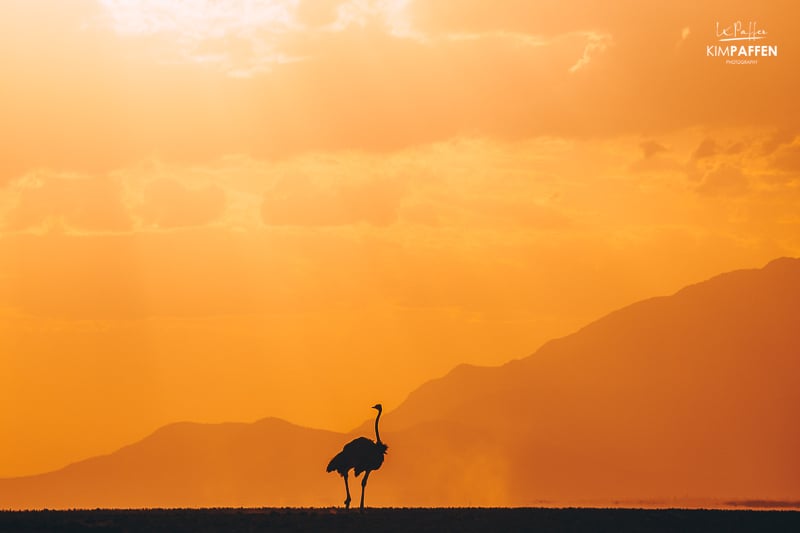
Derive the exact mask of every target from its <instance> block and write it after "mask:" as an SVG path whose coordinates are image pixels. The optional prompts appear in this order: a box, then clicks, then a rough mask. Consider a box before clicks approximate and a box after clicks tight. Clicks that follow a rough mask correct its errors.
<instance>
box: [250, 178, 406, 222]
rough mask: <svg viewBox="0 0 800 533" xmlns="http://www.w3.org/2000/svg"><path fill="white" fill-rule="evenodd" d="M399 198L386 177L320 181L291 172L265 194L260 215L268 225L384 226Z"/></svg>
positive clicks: (395, 210)
mask: <svg viewBox="0 0 800 533" xmlns="http://www.w3.org/2000/svg"><path fill="white" fill-rule="evenodd" d="M400 198H401V190H400V188H399V187H398V185H397V184H396V183H394V182H390V181H386V180H372V181H364V182H361V183H347V182H344V183H328V184H320V183H318V182H315V181H313V180H311V179H309V178H306V177H304V176H293V177H287V178H284V179H282V180H280V181H279V182H278V183H277V184H276V185H275V186H274V187H273V188H272V189H271V190H269V191H268V192H267V193H265V194H264V201H263V203H262V207H261V216H262V220H263V222H264V224H266V225H268V226H343V225H349V224H359V223H366V224H370V225H373V226H387V225H390V224H392V223H394V222H395V221H396V220H397V214H398V207H399V202H400Z"/></svg>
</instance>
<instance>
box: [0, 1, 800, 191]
mask: <svg viewBox="0 0 800 533" xmlns="http://www.w3.org/2000/svg"><path fill="white" fill-rule="evenodd" d="M109 1H110V0H109ZM198 2H199V0H197V1H196V2H194V3H191V2H190V3H174V2H173V3H169V6H167V3H166V2H161V3H154V2H144V3H142V2H139V3H137V2H133V3H123V2H117V3H116V4H115V5H118V6H120V7H119V9H120V10H122V12H123V13H128V12H130V11H131V10H133V12H131V13H129V14H128V15H125V16H124V17H122V18H119V17H117V18H116V19H115V18H113V17H110V16H109V15H108V14H107V13H106V12H105V11H104V10H103V8H102V6H100V7H98V6H99V4H91V3H85V4H84V3H81V4H80V9H79V8H77V7H70V6H73V4H72V3H69V4H59V7H58V9H59V11H58V17H48V16H44V14H43V13H40V12H39V11H41V9H40V8H36V6H30V5H29V4H38V3H37V2H31V3H25V4H24V5H22V4H14V5H15V6H17V5H19V6H21V7H19V10H20V13H16V12H14V13H10V12H6V13H3V12H2V11H0V15H4V16H0V19H3V20H6V21H11V20H13V21H14V24H11V23H6V26H7V27H5V31H3V32H0V59H2V61H0V73H1V74H2V76H3V79H4V80H5V81H4V91H6V92H7V94H8V95H9V96H8V98H6V99H4V100H3V101H2V102H0V114H2V115H3V116H4V117H5V120H6V125H7V128H5V131H7V132H13V138H12V137H10V135H11V133H6V135H9V137H8V139H3V140H4V142H6V144H8V143H11V144H12V145H13V146H14V149H13V150H8V151H7V154H6V157H4V158H3V161H2V162H0V176H4V177H6V179H9V178H8V177H9V176H11V177H13V176H17V175H19V174H21V173H24V172H26V171H28V170H30V169H31V168H34V167H40V166H47V167H51V168H57V169H68V170H75V171H85V172H103V171H107V170H109V169H113V168H117V167H120V166H124V165H128V164H131V162H135V161H139V160H141V159H143V158H147V157H152V156H155V157H158V158H161V159H163V160H167V161H176V162H187V161H188V162H197V163H206V162H208V161H210V160H214V159H215V158H218V157H221V156H224V155H226V154H232V153H246V154H248V155H250V156H252V157H255V158H286V157H291V156H292V155H295V154H299V153H309V152H319V151H330V150H367V151H374V152H386V151H396V150H401V149H403V148H405V147H408V146H414V145H424V144H427V143H431V142H436V141H442V140H446V139H450V138H454V137H457V136H460V135H465V134H466V135H473V136H479V137H490V138H495V139H524V138H530V137H536V136H563V137H568V138H586V137H593V138H613V137H615V136H619V135H640V136H644V137H656V136H659V137H660V136H661V135H662V134H664V133H667V132H670V131H677V130H680V129H682V128H686V127H692V126H696V125H705V126H708V127H709V128H712V129H713V127H714V126H715V125H719V124H723V123H724V124H729V123H733V125H734V126H737V125H747V126H753V127H764V126H768V127H772V128H776V129H781V128H783V129H789V130H792V128H793V127H794V126H792V125H791V124H790V123H791V119H790V117H789V115H791V114H788V113H786V112H785V109H786V108H787V106H789V105H791V101H792V100H791V98H792V97H791V95H793V94H795V93H796V92H800V87H798V86H797V83H798V79H797V78H796V76H794V75H793V71H792V68H791V65H790V64H789V63H790V62H788V61H784V60H782V59H781V58H780V57H779V58H777V60H776V61H775V62H773V63H772V64H771V68H770V69H769V70H764V71H763V72H761V74H763V76H759V77H758V78H757V81H758V86H757V87H750V88H748V87H746V86H744V85H743V84H741V83H738V81H739V80H738V78H737V71H736V69H731V68H722V67H724V65H716V66H715V65H711V66H710V65H709V62H708V61H706V59H707V58H705V57H703V56H702V54H701V53H700V52H698V51H697V50H696V49H692V48H690V47H681V48H680V49H679V50H674V49H673V45H674V40H675V36H676V32H677V33H679V32H680V31H681V28H685V27H691V28H692V36H691V38H695V37H697V38H698V39H702V31H701V29H700V28H703V27H708V32H709V34H710V33H711V32H713V29H712V28H711V26H712V24H711V23H710V22H709V21H712V20H714V17H717V16H719V15H718V14H716V13H714V12H713V10H712V8H711V7H710V6H708V7H704V6H699V7H698V6H697V4H696V3H695V4H692V6H693V7H692V9H687V8H686V4H685V3H683V2H678V3H676V4H674V5H673V4H669V5H660V6H659V7H658V8H654V7H653V6H650V5H646V4H644V3H642V4H636V5H631V6H627V7H626V8H625V9H622V8H621V7H612V8H600V7H598V6H597V5H595V4H593V3H591V2H585V1H578V0H572V1H570V2H567V3H566V4H563V5H562V4H560V3H559V4H558V5H556V4H553V5H549V4H548V5H540V4H539V3H527V2H500V3H498V4H497V5H495V4H494V3H492V4H491V5H486V4H484V3H482V2H476V1H472V0H468V1H464V2H457V3H452V5H450V3H446V2H411V3H404V2H355V1H350V2H345V3H341V4H340V3H330V4H328V5H327V6H322V7H321V8H320V10H321V12H322V13H321V14H320V20H319V21H318V22H317V23H319V24H322V26H319V27H317V26H313V25H312V24H311V23H305V22H300V21H299V19H298V15H297V13H298V12H299V11H298V10H300V8H301V7H302V6H303V4H299V6H300V7H297V6H295V4H291V5H290V4H289V3H287V2H277V3H270V4H269V5H270V6H272V7H265V8H264V9H263V10H261V9H259V10H258V12H257V13H254V15H253V17H248V16H246V6H247V5H253V6H258V5H261V4H259V3H250V4H248V3H247V2H221V3H219V2H199V3H198ZM172 4H175V5H174V6H173V5H172ZM178 4H180V6H184V7H180V6H179V5H178ZM444 4H447V5H444ZM75 5H78V4H75ZM92 5H94V10H93V11H92V9H90V8H91V6H92ZM143 5H147V6H151V7H152V6H156V7H157V9H156V8H155V7H154V9H156V12H155V14H154V15H153V16H154V18H153V19H151V18H148V16H149V15H148V16H145V15H146V14H147V13H145V14H142V13H139V11H141V6H143ZM264 5H265V6H266V4H264ZM5 6H6V4H1V5H0V10H3V9H8V8H7V7H5ZM137 6H138V7H137ZM197 6H202V8H199V7H197ZM359 6H360V7H359ZM193 7H197V9H194V8H193ZM734 7H735V6H734ZM734 7H731V9H734ZM189 8H192V9H189ZM323 8H324V9H323ZM37 9H38V11H37ZM303 9H310V8H308V6H306V7H305V8H303ZM126 10H127V11H126ZM136 10H139V11H136ZM159 10H160V11H159ZM164 10H166V11H165V12H163V11H164ZM175 10H178V11H177V12H174V11H175ZM566 10H568V11H569V12H570V13H573V16H570V17H565V16H564V12H565V11H566ZM27 11H30V12H31V13H30V14H29V15H25V13H26V12H27ZM73 11H74V12H73ZM312 11H313V10H312ZM148 13H149V12H148ZM346 13H350V14H349V15H346ZM687 13H688V14H689V15H690V17H689V19H688V20H687V19H686V17H687ZM775 13H776V9H775V8H774V7H770V6H766V7H765V8H764V24H769V31H774V32H775V34H776V35H781V39H782V41H781V43H782V46H784V44H785V46H787V47H788V46H792V45H793V43H794V42H795V40H796V39H797V37H795V36H794V35H795V34H794V33H793V32H790V31H783V30H785V29H786V28H785V26H786V20H787V19H788V17H785V16H780V17H779V16H776V14H775ZM199 14H202V15H203V16H202V17H200V16H199ZM356 15H357V16H356ZM98 17H100V19H101V20H103V21H104V24H105V25H101V26H98V25H97V24H94V25H92V24H89V25H87V21H96V20H98ZM104 17H105V18H104ZM312 18H313V17H312ZM118 19H119V20H118ZM331 19H333V20H334V22H330V20H331ZM634 19H635V20H636V22H635V23H634V22H632V21H633V20H634ZM323 21H326V22H323ZM336 21H339V22H336ZM343 21H347V22H343ZM120 24H121V25H122V26H120V27H119V28H117V25H120ZM312 26H313V27H312ZM115 28H117V29H115ZM773 28H774V30H773ZM137 32H138V33H137ZM612 35H613V43H614V46H613V47H610V46H608V44H609V42H610V41H609V39H610V38H609V37H608V36H612ZM458 36H462V37H463V36H469V38H468V39H465V38H456V37H458ZM43 42H46V43H48V46H47V47H42V46H39V45H38V44H37V43H43ZM176 43H177V44H176ZM181 43H183V44H181ZM176 46H178V47H179V48H180V46H183V47H186V49H187V50H189V52H190V53H191V54H192V57H191V58H186V57H182V56H181V54H182V53H183V52H181V51H180V50H178V51H176V48H175V47H176ZM281 58H283V59H281ZM294 59H302V60H301V61H293V60H294ZM274 60H277V62H275V61H274ZM281 61H283V62H281ZM286 61H289V62H286ZM223 63H224V64H225V65H227V66H225V67H224V68H223V67H220V65H222V64H223ZM262 64H269V69H267V70H269V72H267V71H266V70H264V71H260V70H258V65H262ZM251 67H252V69H251ZM717 67H719V68H717ZM226 69H227V70H226ZM570 69H572V70H573V73H572V74H570V72H569V70H570ZM709 69H712V70H709ZM248 72H249V74H248ZM231 74H235V75H239V76H241V77H239V78H235V77H232V76H231ZM247 76H249V77H247ZM543 80H546V82H543ZM775 87H778V88H779V89H778V90H777V91H776V90H775V89H774V88H775ZM796 89H797V90H796ZM759 93H761V94H762V95H766V94H769V95H770V97H769V98H766V97H762V96H758V95H759ZM30 95H36V97H35V98H31V97H30ZM753 95H756V97H753ZM745 101H746V102H747V105H741V104H742V102H745ZM675 109H680V110H681V112H680V113H676V112H675V111H674V110H675ZM734 110H735V111H734ZM792 131H793V130H792ZM0 135H2V134H0ZM0 179H2V178H0Z"/></svg>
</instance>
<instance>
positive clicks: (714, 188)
mask: <svg viewBox="0 0 800 533" xmlns="http://www.w3.org/2000/svg"><path fill="white" fill-rule="evenodd" d="M748 188H749V185H748V180H747V178H746V177H745V175H744V173H743V172H742V170H741V169H740V168H738V167H735V166H733V165H730V164H728V163H723V164H721V165H720V166H719V167H717V168H716V169H714V170H712V171H710V172H708V173H707V174H706V175H705V176H704V177H703V181H702V182H701V183H700V185H698V186H697V188H696V190H697V192H698V193H700V194H702V195H706V196H737V195H741V194H744V193H745V192H747V190H748Z"/></svg>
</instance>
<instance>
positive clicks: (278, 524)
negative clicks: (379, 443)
mask: <svg viewBox="0 0 800 533" xmlns="http://www.w3.org/2000/svg"><path fill="white" fill-rule="evenodd" d="M0 531H4V532H5V531H9V532H11V531H31V532H33V531H35V532H48V531H59V532H61V531H120V532H129V531H156V532H160V531H163V532H166V531H169V532H182V531H186V532H189V531H191V532H197V533H201V532H211V531H228V532H244V531H248V532H249V531H414V532H415V533H419V532H424V531H465V532H469V531H536V532H546V531H567V532H577V531H592V532H602V531H608V532H612V531H613V532H623V533H624V532H627V531H684V532H686V531H689V532H690V531H698V532H699V531H702V532H708V531H728V532H733V531H800V512H796V511H709V510H683V509H665V510H636V509H498V508H481V509H476V508H469V509H462V508H453V509H441V508H436V509H367V510H366V511H365V512H363V513H361V512H358V511H354V510H349V511H348V510H344V509H294V508H292V509H154V510H94V511H7V512H0Z"/></svg>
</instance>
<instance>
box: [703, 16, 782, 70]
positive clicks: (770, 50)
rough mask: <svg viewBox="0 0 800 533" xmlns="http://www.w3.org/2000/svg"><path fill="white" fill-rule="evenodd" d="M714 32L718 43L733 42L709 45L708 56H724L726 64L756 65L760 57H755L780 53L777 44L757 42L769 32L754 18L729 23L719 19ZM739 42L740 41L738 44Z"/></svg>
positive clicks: (773, 55)
mask: <svg viewBox="0 0 800 533" xmlns="http://www.w3.org/2000/svg"><path fill="white" fill-rule="evenodd" d="M714 34H715V36H716V38H717V43H731V44H709V45H707V46H706V57H723V58H725V64H728V65H755V64H757V63H758V59H755V58H758V57H776V56H777V55H778V45H777V44H766V43H764V44H760V43H759V44H755V41H763V40H764V39H767V38H768V34H767V30H765V29H764V28H762V27H761V26H759V25H758V22H757V21H754V20H751V21H748V22H746V23H744V22H742V21H741V20H737V21H735V22H733V23H731V24H727V25H725V24H720V22H719V21H717V22H716V26H715V28H714ZM741 41H745V42H746V43H747V44H743V43H740V42H741ZM737 42H739V43H738V44H737Z"/></svg>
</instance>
